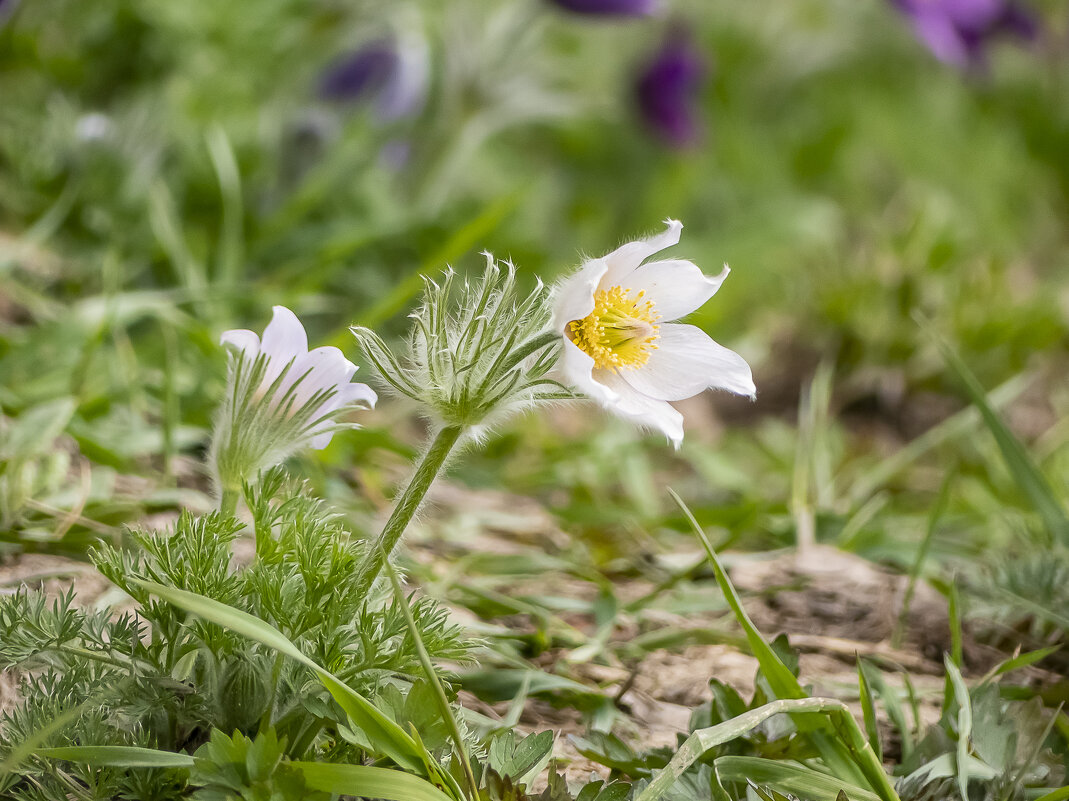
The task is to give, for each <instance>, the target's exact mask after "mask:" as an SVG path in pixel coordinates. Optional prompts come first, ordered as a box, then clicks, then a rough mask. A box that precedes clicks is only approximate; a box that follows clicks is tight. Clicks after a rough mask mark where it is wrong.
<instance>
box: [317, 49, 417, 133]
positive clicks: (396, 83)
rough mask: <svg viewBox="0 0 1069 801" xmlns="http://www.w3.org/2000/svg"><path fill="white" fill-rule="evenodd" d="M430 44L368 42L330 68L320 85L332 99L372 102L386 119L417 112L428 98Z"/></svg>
mask: <svg viewBox="0 0 1069 801" xmlns="http://www.w3.org/2000/svg"><path fill="white" fill-rule="evenodd" d="M427 84H428V64H427V51H426V43H425V42H423V41H422V40H421V39H418V38H411V39H408V40H406V41H402V40H401V39H398V38H392V37H391V38H383V39H376V40H374V41H371V42H368V43H366V44H364V45H363V46H361V47H360V48H358V49H357V50H355V51H353V52H352V53H349V54H348V55H347V56H344V57H343V58H341V59H340V60H338V61H337V62H335V64H334V65H333V66H332V67H330V68H329V69H328V70H327V71H326V73H325V74H324V75H323V78H322V79H321V81H320V84H319V93H320V95H321V96H322V97H324V98H326V99H328V100H340V101H350V102H357V101H370V100H373V101H374V104H375V108H376V112H377V113H378V116H379V118H380V119H382V120H383V121H385V122H389V121H391V120H396V119H399V118H401V117H405V116H408V115H409V114H414V113H415V112H417V111H418V110H419V109H420V108H421V107H422V106H423V102H424V100H425V99H426V94H427Z"/></svg>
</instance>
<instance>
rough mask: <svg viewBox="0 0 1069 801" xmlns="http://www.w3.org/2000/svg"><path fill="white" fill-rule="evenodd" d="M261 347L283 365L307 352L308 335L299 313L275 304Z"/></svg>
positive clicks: (272, 358)
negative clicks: (298, 316) (298, 317)
mask: <svg viewBox="0 0 1069 801" xmlns="http://www.w3.org/2000/svg"><path fill="white" fill-rule="evenodd" d="M260 349H261V351H263V353H265V354H267V357H268V358H269V359H271V360H272V361H278V362H280V363H281V364H282V365H283V366H284V365H285V364H286V362H288V361H289V360H290V359H293V358H294V357H296V356H299V355H300V354H302V353H307V352H308V335H307V334H305V333H304V326H303V325H301V321H300V320H298V319H297V315H296V314H294V313H293V312H291V311H290V310H289V309H287V308H286V307H285V306H275V307H274V315H273V316H272V317H271V322H270V323H268V324H267V328H265V329H264V338H263V343H262V344H261V346H260ZM279 369H281V368H279ZM276 375H277V373H276Z"/></svg>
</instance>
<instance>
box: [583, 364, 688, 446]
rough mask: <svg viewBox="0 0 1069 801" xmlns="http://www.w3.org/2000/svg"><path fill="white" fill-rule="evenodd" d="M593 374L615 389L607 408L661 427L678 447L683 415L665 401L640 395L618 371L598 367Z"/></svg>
mask: <svg viewBox="0 0 1069 801" xmlns="http://www.w3.org/2000/svg"><path fill="white" fill-rule="evenodd" d="M595 378H596V379H597V380H598V381H601V382H603V383H605V385H606V386H608V387H609V388H610V389H612V390H613V391H614V392H615V393H616V397H617V400H616V401H615V402H614V403H612V404H608V405H607V408H609V409H610V410H612V411H613V412H615V413H616V414H617V415H619V416H620V417H623V418H624V419H625V420H629V421H630V422H632V423H637V424H638V425H640V426H645V427H646V428H653V429H656V430H658V431H660V432H661V433H662V434H664V435H665V436H666V437H668V439H669V440H671V442H672V445H674V446H675V447H676V449H678V448H679V445H680V443H681V442H682V441H683V415H681V414H680V413H679V412H678V411H676V410H675V409H673V408H672V407H671V406H670V405H669V404H668V403H666V402H665V401H662V400H657V399H656V398H651V397H649V396H647V395H643V394H642V393H641V392H639V391H638V390H636V389H634V388H633V387H632V386H630V385H629V384H628V383H627V382H626V381H625V380H624V379H623V378H621V376H620V375H619V374H617V373H613V372H611V371H609V370H597V371H595Z"/></svg>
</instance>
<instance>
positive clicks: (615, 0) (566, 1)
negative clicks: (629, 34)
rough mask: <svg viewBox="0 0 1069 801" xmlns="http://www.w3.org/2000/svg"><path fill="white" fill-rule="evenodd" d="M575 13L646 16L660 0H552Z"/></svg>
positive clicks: (658, 4) (652, 11)
mask: <svg viewBox="0 0 1069 801" xmlns="http://www.w3.org/2000/svg"><path fill="white" fill-rule="evenodd" d="M550 2H552V3H553V4H554V5H556V6H560V7H561V8H563V9H564V10H565V11H571V12H573V13H575V14H590V15H592V16H614V17H645V16H649V15H650V14H652V13H654V12H655V11H656V10H657V8H658V6H660V2H659V0H550Z"/></svg>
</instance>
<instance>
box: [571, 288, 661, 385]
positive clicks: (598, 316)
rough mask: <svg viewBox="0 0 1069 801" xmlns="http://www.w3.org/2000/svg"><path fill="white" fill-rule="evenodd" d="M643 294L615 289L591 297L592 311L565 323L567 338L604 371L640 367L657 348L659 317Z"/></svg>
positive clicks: (602, 291)
mask: <svg viewBox="0 0 1069 801" xmlns="http://www.w3.org/2000/svg"><path fill="white" fill-rule="evenodd" d="M645 294H646V293H645V292H639V293H638V294H637V295H632V290H630V289H624V288H623V287H619V286H614V287H612V288H611V289H602V290H600V291H598V292H596V293H595V294H594V310H593V311H592V312H590V314H588V315H587V316H586V317H584V318H583V319H582V320H572V321H571V322H570V323H568V328H567V334H568V338H569V339H571V340H572V342H574V343H575V344H576V345H577V346H578V347H579V349H580V350H582V351H583V352H584V353H586V354H587V355H588V356H590V358H592V359H593V360H594V366H595V367H600V368H602V369H605V370H613V371H617V370H621V369H628V370H630V369H633V368H635V367H641V366H642V365H644V364H645V363H646V362H647V361H648V360H649V358H650V351H651V350H655V349H656V348H657V346H656V345H655V344H653V343H654V342H655V341H656V339H657V332H658V330H659V328H658V326H656V325H654V323H656V322H657V320H659V319H661V315H659V314H657V312H656V311H654V306H653V301H650V300H643V297H644V296H645Z"/></svg>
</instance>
